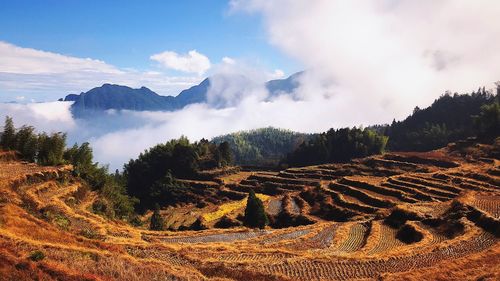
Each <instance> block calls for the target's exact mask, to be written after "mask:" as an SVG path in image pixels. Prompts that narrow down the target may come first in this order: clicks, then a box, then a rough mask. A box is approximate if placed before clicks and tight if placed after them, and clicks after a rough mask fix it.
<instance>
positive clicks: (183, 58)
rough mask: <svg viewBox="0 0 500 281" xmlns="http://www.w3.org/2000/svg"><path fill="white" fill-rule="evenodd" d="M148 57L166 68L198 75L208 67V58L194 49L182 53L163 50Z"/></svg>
mask: <svg viewBox="0 0 500 281" xmlns="http://www.w3.org/2000/svg"><path fill="white" fill-rule="evenodd" d="M150 59H152V60H154V61H157V62H159V63H160V64H161V65H162V66H164V67H166V68H171V69H174V70H178V71H183V72H188V73H197V74H198V75H203V74H204V73H205V72H206V71H207V70H208V69H209V68H210V60H209V59H208V58H207V57H206V56H205V55H203V54H200V53H198V52H197V51H196V50H191V51H189V52H188V53H187V54H184V55H180V54H178V53H176V52H172V51H165V52H162V53H159V54H155V55H152V56H151V57H150Z"/></svg>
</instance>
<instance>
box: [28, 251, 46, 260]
mask: <svg viewBox="0 0 500 281" xmlns="http://www.w3.org/2000/svg"><path fill="white" fill-rule="evenodd" d="M44 258H45V254H44V253H43V252H42V251H33V252H31V253H30V255H29V259H30V260H32V261H41V260H43V259H44Z"/></svg>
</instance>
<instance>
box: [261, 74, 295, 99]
mask: <svg viewBox="0 0 500 281" xmlns="http://www.w3.org/2000/svg"><path fill="white" fill-rule="evenodd" d="M302 74H304V71H301V72H297V73H295V74H293V75H291V76H290V77H288V78H286V79H276V80H271V81H269V82H267V83H266V88H267V90H268V91H269V93H270V94H271V96H278V95H280V94H282V93H291V92H293V91H294V90H295V89H296V88H298V87H299V84H300V81H299V78H300V76H301V75H302Z"/></svg>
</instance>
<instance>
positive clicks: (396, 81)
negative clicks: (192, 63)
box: [231, 0, 500, 125]
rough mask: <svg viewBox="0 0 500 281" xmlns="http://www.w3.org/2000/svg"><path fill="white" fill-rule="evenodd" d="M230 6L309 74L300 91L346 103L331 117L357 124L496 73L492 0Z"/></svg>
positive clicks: (465, 88) (497, 9)
mask: <svg viewBox="0 0 500 281" xmlns="http://www.w3.org/2000/svg"><path fill="white" fill-rule="evenodd" d="M231 7H232V9H233V12H238V11H241V10H244V11H249V12H256V13H259V14H261V15H262V16H263V22H264V24H265V27H266V30H267V33H268V37H269V41H270V42H271V43H272V44H273V45H275V46H276V47H278V48H279V49H280V50H282V51H283V52H285V53H286V54H288V55H289V56H290V57H292V58H295V59H297V60H298V61H299V62H300V63H302V64H303V65H304V66H305V68H306V69H308V70H311V71H312V72H314V75H308V77H305V78H307V79H305V78H304V79H302V80H303V81H302V82H304V85H303V87H302V92H301V93H299V95H300V96H313V95H314V96H319V97H335V99H329V100H325V102H328V103H330V104H332V105H334V104H333V102H334V101H335V102H341V103H344V104H345V101H346V100H349V101H350V102H351V103H350V104H345V105H346V108H345V109H344V110H342V108H341V109H340V110H339V111H338V112H337V115H334V116H332V118H333V120H335V119H336V118H342V117H343V116H344V115H348V116H349V115H354V114H357V115H362V116H364V117H363V118H362V121H363V123H365V124H371V123H376V122H390V121H391V120H392V118H394V117H396V118H402V117H404V116H406V115H407V114H408V113H410V112H411V109H412V108H413V107H414V106H416V105H419V106H427V105H429V104H430V103H431V102H432V100H433V99H435V98H437V97H438V96H439V95H440V94H442V93H444V92H445V90H448V89H450V90H453V91H458V92H470V91H472V90H475V89H477V87H479V86H483V85H491V83H492V82H494V81H496V80H498V79H499V78H500V64H499V63H498V62H499V61H500V52H499V51H498V46H499V45H500V24H498V14H500V2H498V1H495V0H478V1H468V0H442V1H434V0H424V1H410V0H403V1H394V0H379V1H342V0H317V1H309V0H296V1H286V0H275V1H266V0H233V1H232V2H231ZM305 90H307V91H305ZM311 90H314V91H311ZM313 110H314V109H313V108H311V111H313ZM353 122H354V118H353ZM354 124H355V123H353V125H354Z"/></svg>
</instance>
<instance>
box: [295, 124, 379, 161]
mask: <svg viewBox="0 0 500 281" xmlns="http://www.w3.org/2000/svg"><path fill="white" fill-rule="evenodd" d="M387 140H388V137H387V136H384V135H382V134H379V133H377V132H375V131H374V130H370V129H363V128H356V127H354V128H342V129H337V130H335V129H330V130H328V131H327V132H324V133H321V134H319V135H317V136H316V137H314V138H312V139H311V140H309V141H307V142H303V143H302V144H301V145H300V146H299V147H298V148H297V149H296V150H295V151H293V152H291V153H289V154H288V155H287V157H286V159H285V163H286V164H288V165H289V166H308V165H316V164H322V163H329V162H345V161H349V160H351V159H352V158H360V157H366V156H369V155H372V154H380V153H383V152H384V150H385V146H386V144H387Z"/></svg>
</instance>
